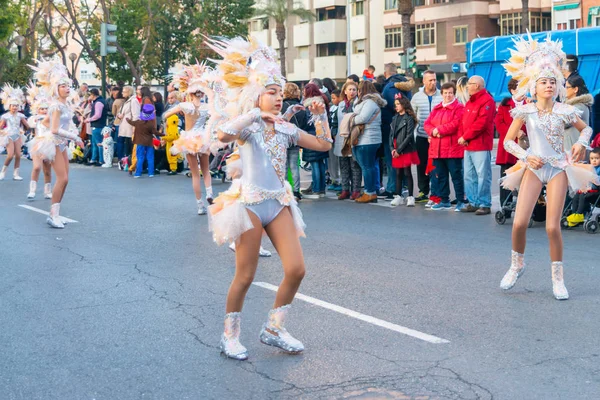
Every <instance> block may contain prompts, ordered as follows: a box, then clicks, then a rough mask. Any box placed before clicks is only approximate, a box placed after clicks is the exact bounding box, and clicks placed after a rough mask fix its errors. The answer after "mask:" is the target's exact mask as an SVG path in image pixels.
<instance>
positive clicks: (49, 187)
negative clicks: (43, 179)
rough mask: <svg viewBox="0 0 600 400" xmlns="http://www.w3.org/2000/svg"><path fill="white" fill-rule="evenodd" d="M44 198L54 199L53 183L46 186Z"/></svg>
mask: <svg viewBox="0 0 600 400" xmlns="http://www.w3.org/2000/svg"><path fill="white" fill-rule="evenodd" d="M44 198H45V199H51V198H52V184H51V183H46V184H44Z"/></svg>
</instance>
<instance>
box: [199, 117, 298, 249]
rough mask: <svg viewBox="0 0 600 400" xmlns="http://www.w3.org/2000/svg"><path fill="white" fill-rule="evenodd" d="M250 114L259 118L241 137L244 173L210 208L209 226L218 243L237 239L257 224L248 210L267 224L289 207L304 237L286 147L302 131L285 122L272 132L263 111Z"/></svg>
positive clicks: (228, 131) (227, 130) (226, 130)
mask: <svg viewBox="0 0 600 400" xmlns="http://www.w3.org/2000/svg"><path fill="white" fill-rule="evenodd" d="M251 114H254V115H255V116H256V117H255V118H252V123H251V124H250V125H249V126H247V127H246V128H244V129H243V130H242V131H241V133H240V137H239V139H240V141H241V143H240V144H239V152H240V158H241V162H242V170H243V175H242V177H241V178H239V179H235V180H234V181H233V182H232V185H231V187H230V189H229V190H227V191H226V192H223V193H221V194H220V195H219V196H218V197H217V198H216V199H215V203H214V204H213V205H212V206H210V207H209V215H210V229H211V231H212V232H213V238H214V240H215V242H216V243H217V244H219V245H221V244H224V243H226V242H234V241H235V240H237V239H238V238H239V237H240V236H241V235H242V234H243V233H244V232H246V231H248V230H250V229H252V228H253V227H254V226H253V224H252V221H251V220H250V217H249V215H248V212H247V210H250V211H251V212H252V213H254V214H255V215H256V216H257V217H258V218H259V219H260V221H261V223H262V226H263V227H265V226H266V225H268V224H269V223H270V222H272V221H273V220H274V219H275V217H277V215H279V213H280V212H281V210H283V208H284V207H290V210H291V212H292V217H293V219H294V225H295V227H296V231H297V233H298V235H299V236H304V228H305V224H304V221H303V220H302V212H301V211H300V209H299V208H298V203H297V202H296V200H295V198H294V194H293V191H292V188H291V186H290V184H289V183H288V181H287V179H286V173H287V169H286V160H287V149H288V147H290V146H295V145H297V142H298V138H299V135H300V130H299V129H298V128H297V127H296V126H294V125H292V124H289V123H282V124H276V125H275V130H274V131H270V132H269V131H267V130H266V125H265V124H264V122H263V121H262V120H261V119H260V112H259V111H258V110H253V111H251ZM243 117H244V116H243ZM243 117H242V118H243ZM221 130H222V131H223V132H224V133H226V134H231V135H235V134H237V133H238V132H237V130H229V129H228V128H227V124H225V126H223V127H222V128H221Z"/></svg>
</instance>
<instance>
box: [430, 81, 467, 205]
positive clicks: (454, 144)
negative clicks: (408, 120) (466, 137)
mask: <svg viewBox="0 0 600 400" xmlns="http://www.w3.org/2000/svg"><path fill="white" fill-rule="evenodd" d="M442 97H443V101H442V102H441V103H440V104H438V105H437V106H435V107H434V108H433V110H432V111H431V114H430V115H429V118H427V120H426V121H425V125H424V128H425V132H427V135H429V141H430V143H429V157H430V158H432V159H433V165H434V166H435V171H436V173H437V177H438V187H439V192H440V197H441V198H442V200H441V202H440V203H438V204H434V205H433V206H431V209H432V210H450V209H451V208H452V205H451V203H450V182H449V179H448V176H449V175H450V176H451V177H452V183H453V184H454V191H455V192H456V200H457V204H456V209H455V211H460V210H461V209H462V207H464V199H465V185H464V179H463V157H464V146H460V145H459V144H458V125H459V123H460V121H461V120H462V116H463V113H464V111H465V106H464V105H462V103H460V102H459V101H458V100H457V99H456V86H454V83H452V82H449V83H445V84H443V85H442Z"/></svg>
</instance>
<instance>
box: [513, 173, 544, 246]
mask: <svg viewBox="0 0 600 400" xmlns="http://www.w3.org/2000/svg"><path fill="white" fill-rule="evenodd" d="M541 190H542V182H541V181H540V179H539V178H538V177H537V176H536V175H535V174H534V173H533V172H531V171H530V170H529V169H528V170H527V171H525V174H524V176H523V181H522V182H521V187H520V188H519V198H518V199H517V208H516V211H515V218H514V220H513V228H512V249H513V250H514V251H516V252H518V253H520V254H524V253H525V245H526V242H527V227H528V226H529V219H530V218H531V214H532V213H533V208H534V207H535V204H536V202H537V199H538V198H539V197H540V192H541Z"/></svg>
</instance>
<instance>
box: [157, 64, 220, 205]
mask: <svg viewBox="0 0 600 400" xmlns="http://www.w3.org/2000/svg"><path fill="white" fill-rule="evenodd" d="M206 70H207V68H206V66H204V65H202V64H195V65H186V66H184V65H181V64H179V65H177V67H176V72H175V73H174V74H173V78H174V79H173V81H174V83H175V87H177V88H178V89H179V91H180V92H182V93H183V94H184V95H185V96H186V100H187V101H185V102H182V103H179V104H178V105H176V106H175V107H173V108H170V109H169V110H167V111H166V112H165V113H164V114H163V119H164V120H166V119H167V118H169V117H170V116H171V115H175V114H179V113H183V115H184V116H185V131H182V132H181V134H180V135H179V138H178V139H177V140H175V141H174V142H173V145H172V146H171V154H173V155H177V154H180V153H183V154H185V157H186V159H187V162H188V165H189V167H190V173H191V174H192V186H193V188H194V194H195V195H196V204H197V206H198V215H205V214H206V205H205V204H204V201H203V200H202V190H201V188H200V169H202V177H203V178H204V187H205V189H206V201H207V202H208V204H212V202H213V192H212V178H211V176H210V169H209V167H208V165H209V162H208V153H209V151H210V137H209V136H210V135H209V133H208V132H207V130H206V122H207V121H208V119H209V117H210V115H209V108H208V105H207V104H206V103H205V102H203V101H202V100H203V98H204V90H205V89H203V88H204V87H205V86H206V81H205V80H203V78H202V74H203V73H204V72H206ZM198 159H200V168H198Z"/></svg>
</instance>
